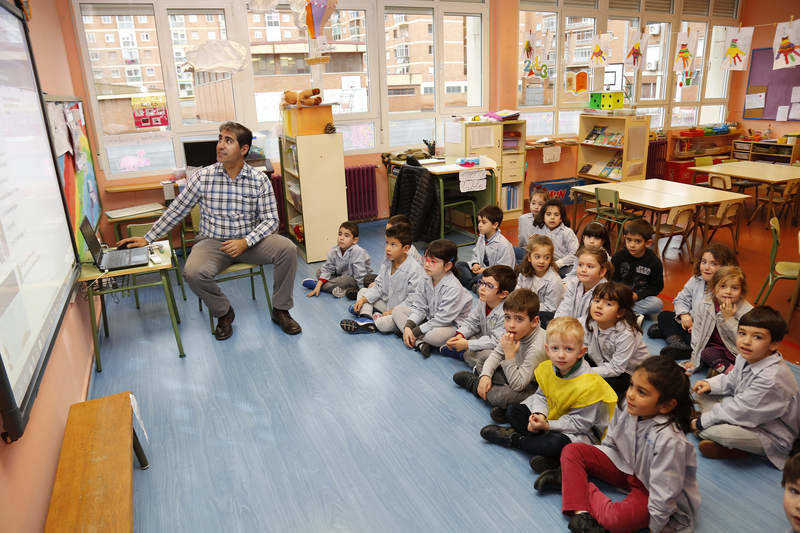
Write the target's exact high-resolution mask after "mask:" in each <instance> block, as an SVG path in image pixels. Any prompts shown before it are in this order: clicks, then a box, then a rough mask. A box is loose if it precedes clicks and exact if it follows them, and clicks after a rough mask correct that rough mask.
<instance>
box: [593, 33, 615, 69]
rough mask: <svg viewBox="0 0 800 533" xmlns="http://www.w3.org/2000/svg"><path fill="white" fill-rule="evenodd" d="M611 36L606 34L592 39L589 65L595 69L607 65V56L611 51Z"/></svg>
mask: <svg viewBox="0 0 800 533" xmlns="http://www.w3.org/2000/svg"><path fill="white" fill-rule="evenodd" d="M610 41H611V36H610V35H609V34H607V33H603V34H602V35H595V36H594V37H592V55H591V56H589V63H590V64H591V65H592V66H593V67H595V68H598V67H604V66H606V63H608V56H609V54H610V49H611V46H610V44H611V42H610Z"/></svg>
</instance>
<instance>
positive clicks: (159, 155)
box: [103, 133, 175, 174]
mask: <svg viewBox="0 0 800 533" xmlns="http://www.w3.org/2000/svg"><path fill="white" fill-rule="evenodd" d="M103 141H104V143H105V147H106V154H107V155H108V165H109V169H110V170H111V173H112V174H119V173H124V172H142V171H148V170H155V169H173V168H175V151H174V149H173V147H172V138H170V137H169V136H168V135H165V134H163V133H145V134H136V135H130V134H129V135H113V136H106V137H105V138H104V139H103Z"/></svg>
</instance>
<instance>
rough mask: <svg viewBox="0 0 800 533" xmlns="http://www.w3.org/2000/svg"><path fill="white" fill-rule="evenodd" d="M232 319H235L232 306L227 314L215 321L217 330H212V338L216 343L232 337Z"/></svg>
mask: <svg viewBox="0 0 800 533" xmlns="http://www.w3.org/2000/svg"><path fill="white" fill-rule="evenodd" d="M234 318H236V313H234V312H233V306H231V307H230V309H228V312H227V313H225V314H224V315H222V316H221V317H219V318H218V319H217V329H215V330H214V337H216V338H217V340H218V341H224V340H225V339H228V338H230V336H231V335H233V319H234Z"/></svg>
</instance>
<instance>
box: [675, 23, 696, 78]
mask: <svg viewBox="0 0 800 533" xmlns="http://www.w3.org/2000/svg"><path fill="white" fill-rule="evenodd" d="M696 52H697V32H696V31H690V32H685V31H682V32H680V33H679V34H678V41H677V52H675V63H674V68H673V70H674V71H675V72H677V73H679V74H684V75H686V76H687V77H688V76H690V75H691V74H690V73H691V71H692V70H694V56H695V53H696ZM687 85H688V84H687Z"/></svg>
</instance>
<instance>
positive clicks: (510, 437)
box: [481, 424, 522, 448]
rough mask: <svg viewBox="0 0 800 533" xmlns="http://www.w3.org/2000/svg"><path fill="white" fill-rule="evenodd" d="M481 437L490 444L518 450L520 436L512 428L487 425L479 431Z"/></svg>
mask: <svg viewBox="0 0 800 533" xmlns="http://www.w3.org/2000/svg"><path fill="white" fill-rule="evenodd" d="M481 437H483V438H484V439H486V440H488V441H489V442H491V443H492V444H499V445H500V446H503V447H505V448H518V447H519V441H520V439H522V435H520V434H519V433H518V432H517V431H516V430H515V429H514V428H512V427H503V426H498V425H496V424H489V425H488V426H485V427H484V428H483V429H481Z"/></svg>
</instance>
